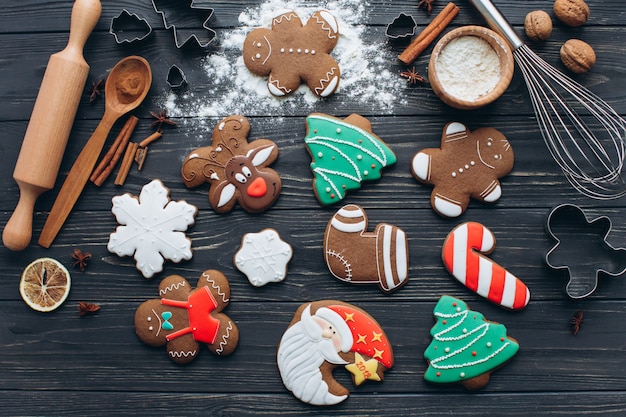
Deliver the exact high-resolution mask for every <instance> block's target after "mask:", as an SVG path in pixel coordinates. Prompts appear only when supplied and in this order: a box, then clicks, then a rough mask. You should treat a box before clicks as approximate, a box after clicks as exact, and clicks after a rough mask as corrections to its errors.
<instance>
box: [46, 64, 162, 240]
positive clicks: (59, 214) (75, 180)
mask: <svg viewBox="0 0 626 417" xmlns="http://www.w3.org/2000/svg"><path fill="white" fill-rule="evenodd" d="M151 84H152V71H151V70H150V65H149V64H148V61H146V60H145V59H144V58H142V57H140V56H129V57H126V58H124V59H122V60H121V61H120V62H118V63H117V64H116V65H115V66H114V67H113V69H112V70H111V73H110V74H109V76H108V77H107V81H106V85H105V88H104V93H105V98H106V106H105V111H104V116H103V117H102V120H101V121H100V123H99V124H98V127H96V130H95V131H94V132H93V134H92V135H91V137H90V138H89V140H88V141H87V144H86V145H85V147H84V148H83V150H82V151H81V153H80V155H78V158H76V162H74V165H73V166H72V169H71V170H70V172H69V174H68V175H67V178H66V179H65V182H64V183H63V186H62V187H61V191H59V195H58V196H57V198H56V200H55V201H54V205H53V206H52V210H51V211H50V215H49V216H48V219H47V220H46V223H45V224H44V226H43V230H42V231H41V236H40V237H39V241H38V243H39V244H40V245H41V246H43V247H45V248H49V247H50V245H51V244H52V241H53V240H54V238H55V237H56V235H57V234H58V233H59V230H61V227H62V226H63V223H65V220H66V219H67V216H69V214H70V212H71V211H72V208H73V207H74V204H75V203H76V200H78V197H79V196H80V193H81V192H82V190H83V188H84V187H85V184H86V183H87V180H88V179H89V175H90V174H91V171H93V168H94V166H95V164H96V161H97V160H98V157H99V156H100V152H102V148H103V147H104V143H105V142H106V139H107V136H108V135H109V132H110V130H111V127H113V124H114V123H115V122H116V121H117V119H119V118H120V117H121V116H122V115H124V114H126V113H128V112H129V111H131V110H133V109H135V108H137V107H138V106H139V105H140V104H141V102H142V101H143V99H144V98H145V97H146V95H147V94H148V90H149V89H150V85H151Z"/></svg>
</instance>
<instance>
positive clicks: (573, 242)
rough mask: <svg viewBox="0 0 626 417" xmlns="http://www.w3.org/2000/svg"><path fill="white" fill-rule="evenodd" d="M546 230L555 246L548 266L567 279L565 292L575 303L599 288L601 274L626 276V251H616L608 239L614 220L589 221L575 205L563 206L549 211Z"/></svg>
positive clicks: (601, 218)
mask: <svg viewBox="0 0 626 417" xmlns="http://www.w3.org/2000/svg"><path fill="white" fill-rule="evenodd" d="M546 228H547V231H548V233H549V234H550V236H551V237H552V239H554V240H555V241H556V244H555V245H554V246H553V247H552V248H551V249H550V250H549V251H548V252H547V253H546V255H545V262H546V264H547V265H548V267H550V268H551V269H553V270H555V271H564V272H565V273H566V274H567V276H568V283H567V286H566V287H565V292H566V293H567V295H568V296H569V297H570V298H572V299H580V298H585V297H587V296H589V295H591V294H592V293H593V292H594V291H595V290H596V289H597V287H598V281H599V276H600V274H606V275H609V276H613V277H616V276H619V275H622V274H624V272H626V249H624V248H614V247H613V246H611V244H609V242H608V240H607V237H608V235H609V233H611V229H612V224H611V219H610V218H608V217H607V216H599V217H596V218H594V219H591V220H589V218H588V217H587V215H586V214H585V212H584V211H583V210H582V209H581V208H580V207H578V206H576V205H574V204H561V205H558V206H556V207H555V208H553V209H552V211H550V214H549V215H548V219H547V222H546Z"/></svg>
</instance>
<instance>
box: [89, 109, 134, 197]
mask: <svg viewBox="0 0 626 417" xmlns="http://www.w3.org/2000/svg"><path fill="white" fill-rule="evenodd" d="M138 121H139V118H137V117H135V116H130V117H129V118H128V120H126V123H124V126H122V129H121V130H120V133H119V134H118V135H117V137H116V138H115V141H114V142H113V144H112V145H111V147H110V148H109V150H108V151H107V153H106V154H105V155H104V157H103V158H102V161H100V163H99V164H98V166H97V167H96V169H94V170H93V172H92V173H91V176H90V177H89V180H90V181H91V182H93V183H94V184H95V185H97V186H98V187H100V186H101V185H102V184H104V181H106V179H107V178H108V177H109V175H110V174H111V172H112V171H113V168H115V165H116V164H117V162H118V161H119V159H120V157H121V155H122V153H123V152H124V149H126V144H127V143H128V141H129V140H130V137H131V135H132V134H133V131H134V130H135V126H137V122H138Z"/></svg>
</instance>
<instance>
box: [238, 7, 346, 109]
mask: <svg viewBox="0 0 626 417" xmlns="http://www.w3.org/2000/svg"><path fill="white" fill-rule="evenodd" d="M338 39H339V25H338V23H337V19H335V17H334V16H333V15H332V14H331V13H330V12H328V11H326V10H319V11H317V12H315V13H314V14H313V15H312V16H311V18H310V19H309V20H308V22H307V23H306V25H304V26H303V25H302V20H300V17H299V16H298V14H297V13H296V12H293V11H292V12H288V13H284V14H281V15H280V16H277V17H275V18H274V19H273V20H272V28H271V29H267V28H259V29H255V30H253V31H252V32H250V33H249V34H248V36H247V37H246V39H245V41H244V44H243V61H244V63H245V65H246V67H248V69H249V70H250V71H251V72H252V73H254V74H256V75H259V76H262V77H264V76H267V77H268V80H267V87H268V89H269V91H270V93H272V94H273V95H275V96H278V97H281V96H285V95H288V94H291V93H293V92H294V91H295V90H296V89H297V88H298V87H299V86H300V83H302V82H304V83H306V84H307V86H308V87H309V89H310V90H311V92H313V94H315V95H316V96H317V97H328V96H329V95H331V94H332V93H333V92H334V91H335V90H336V89H337V87H338V86H339V79H340V71H339V65H338V64H337V61H335V60H334V58H333V57H331V56H330V52H331V51H332V50H333V48H334V47H335V45H336V44H337V41H338Z"/></svg>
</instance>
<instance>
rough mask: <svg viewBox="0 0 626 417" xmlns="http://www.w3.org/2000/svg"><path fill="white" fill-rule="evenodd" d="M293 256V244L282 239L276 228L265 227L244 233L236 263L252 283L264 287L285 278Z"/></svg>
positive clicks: (235, 258)
mask: <svg viewBox="0 0 626 417" xmlns="http://www.w3.org/2000/svg"><path fill="white" fill-rule="evenodd" d="M292 256H293V250H292V249H291V245H289V244H288V243H287V242H285V241H284V240H282V239H281V238H280V236H279V235H278V232H277V231H276V230H274V229H263V230H261V231H260V232H259V233H246V234H245V235H243V238H242V239H241V248H240V249H239V251H237V253H235V257H234V264H235V267H236V268H237V269H238V270H240V271H241V272H243V274H244V275H245V276H246V277H248V280H249V281H250V284H252V285H254V286H255V287H262V286H263V285H265V284H267V283H269V282H280V281H282V280H284V279H285V277H286V276H287V264H288V263H289V261H290V260H291V257H292Z"/></svg>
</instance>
